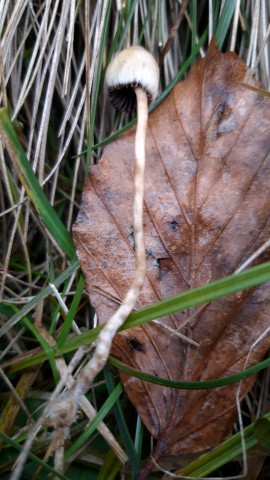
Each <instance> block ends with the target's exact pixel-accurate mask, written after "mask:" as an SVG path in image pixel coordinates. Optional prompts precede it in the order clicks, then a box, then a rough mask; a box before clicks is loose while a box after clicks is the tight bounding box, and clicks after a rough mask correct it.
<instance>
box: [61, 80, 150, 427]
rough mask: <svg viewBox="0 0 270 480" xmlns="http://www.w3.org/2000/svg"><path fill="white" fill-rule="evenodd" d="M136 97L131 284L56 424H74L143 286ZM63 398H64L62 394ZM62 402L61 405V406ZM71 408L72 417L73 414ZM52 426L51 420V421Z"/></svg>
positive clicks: (142, 112)
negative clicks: (133, 258)
mask: <svg viewBox="0 0 270 480" xmlns="http://www.w3.org/2000/svg"><path fill="white" fill-rule="evenodd" d="M135 93H136V97H137V112H138V123H137V131H136V137H135V167H134V203H133V234H134V242H135V253H136V270H135V277H134V280H133V283H132V285H131V287H130V289H129V290H128V292H127V293H126V295H125V297H124V299H123V301H122V303H121V305H120V306H119V308H118V309H117V311H116V312H115V313H114V314H113V315H112V317H111V318H110V319H109V320H108V322H107V323H106V324H105V326H104V328H103V329H102V331H101V332H100V334H99V336H98V338H97V341H96V349H95V352H94V354H93V357H92V358H91V359H90V360H89V362H88V363H87V364H86V365H85V366H84V368H82V370H81V371H80V373H79V374H78V376H77V378H76V381H75V383H74V385H73V387H72V388H71V390H70V391H69V392H67V394H66V397H64V399H66V401H67V403H68V404H70V407H71V404H73V405H72V407H73V408H68V409H63V412H64V410H65V412H66V415H67V417H66V418H63V415H62V416H61V419H60V421H61V422H62V423H65V424H66V425H68V424H70V423H72V422H73V421H74V420H75V416H76V411H77V406H78V404H79V402H80V400H81V397H82V395H84V394H85V393H86V392H87V391H88V390H89V388H90V386H91V385H92V383H93V381H94V378H95V377H96V375H97V374H98V373H99V372H100V371H101V370H102V369H103V367H104V366H105V364H106V362H107V360H108V356H109V354H110V350H111V345H112V341H113V338H114V336H115V334H116V332H117V330H118V329H119V328H120V327H121V325H123V323H124V322H125V321H126V319H127V317H128V316H129V314H130V313H131V312H132V310H133V308H134V307H135V304H136V302H137V299H138V297H139V294H140V291H141V289H142V286H143V284H144V280H145V274H146V259H145V244H144V230H143V197H144V169H145V138H146V130H147V119H148V102H147V95H146V93H145V91H144V90H142V89H141V88H139V87H138V88H135ZM64 395H65V394H64ZM64 399H63V398H62V399H61V403H62V404H63V400H64ZM74 407H75V413H74ZM54 425H55V418H54Z"/></svg>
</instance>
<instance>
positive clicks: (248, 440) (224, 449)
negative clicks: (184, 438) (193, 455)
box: [177, 413, 270, 478]
mask: <svg viewBox="0 0 270 480" xmlns="http://www.w3.org/2000/svg"><path fill="white" fill-rule="evenodd" d="M262 418H263V419H266V420H268V421H269V419H270V413H267V414H266V415H265V416H264V417H262ZM255 423H256V422H255ZM254 425H255V424H254V423H252V424H251V425H249V426H248V427H246V428H244V431H243V435H244V439H245V449H246V450H249V449H250V448H253V447H255V446H257V445H258V444H259V441H258V438H257V437H256V435H255V432H254ZM241 440H242V439H241V433H240V432H239V433H236V434H235V435H233V436H232V437H230V438H229V439H228V440H225V441H224V442H223V443H221V444H220V445H219V446H218V447H216V448H215V449H214V450H212V451H211V452H209V453H205V454H204V455H201V456H200V457H199V458H198V459H196V460H194V461H193V462H191V463H190V464H189V465H187V466H186V467H184V468H183V469H181V470H180V471H177V474H178V475H186V476H190V477H194V478H201V477H205V476H207V475H210V474H211V473H212V472H214V471H215V470H217V469H218V468H220V467H222V466H223V465H225V464H226V463H228V462H230V461H231V460H234V459H235V458H237V457H238V456H239V455H241V454H242V453H243V449H242V441H241Z"/></svg>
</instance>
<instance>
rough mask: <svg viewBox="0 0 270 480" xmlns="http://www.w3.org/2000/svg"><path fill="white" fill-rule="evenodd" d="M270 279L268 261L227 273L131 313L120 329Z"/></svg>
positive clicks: (269, 264)
mask: <svg viewBox="0 0 270 480" xmlns="http://www.w3.org/2000/svg"><path fill="white" fill-rule="evenodd" d="M269 280H270V262H267V263H263V264H262V265H259V266H256V267H253V268H250V269H249V270H245V271H243V272H240V273H236V274H233V275H229V276H228V277H225V278H223V279H220V280H216V281H215V282H212V283H209V284H207V285H203V286H202V287H198V288H195V289H193V290H188V291H187V292H184V293H182V294H180V295H177V296H175V297H171V298H168V299H167V300H164V301H162V302H159V303H156V304H154V305H150V306H149V307H145V308H143V309H141V310H138V311H137V312H134V313H132V314H131V315H130V316H129V318H128V320H127V321H126V322H125V324H124V326H123V327H122V328H121V330H124V329H126V328H130V327H135V326H137V325H140V324H141V323H143V322H150V321H151V320H154V319H157V318H161V317H165V316H166V315H171V314H172V313H176V312H180V311H181V310H185V309H187V308H190V307H194V306H196V305H201V304H204V303H208V302H211V301H213V300H216V299H218V298H221V297H226V296H227V295H232V294H233V293H236V292H239V291H240V290H245V289H246V288H251V287H255V286H257V285H260V284H261V283H265V282H269Z"/></svg>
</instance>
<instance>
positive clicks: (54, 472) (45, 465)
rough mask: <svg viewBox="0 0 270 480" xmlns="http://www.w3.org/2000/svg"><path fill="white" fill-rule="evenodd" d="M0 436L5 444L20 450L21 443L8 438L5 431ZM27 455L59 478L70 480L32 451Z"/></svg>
mask: <svg viewBox="0 0 270 480" xmlns="http://www.w3.org/2000/svg"><path fill="white" fill-rule="evenodd" d="M0 438H2V440H4V442H6V443H7V444H9V445H11V446H12V447H13V448H15V449H16V450H18V451H19V452H21V451H22V447H21V445H19V444H18V443H17V442H15V441H14V440H12V438H10V437H9V436H8V435H6V434H5V433H3V432H0ZM28 457H29V458H30V459H31V460H34V462H36V463H37V464H38V465H40V466H42V468H44V470H47V472H48V473H49V474H53V475H54V476H56V477H57V478H61V479H62V480H70V479H69V478H68V477H66V476H65V475H62V474H61V473H59V472H57V471H56V470H55V469H54V468H52V467H51V466H50V465H48V464H47V463H45V462H43V460H41V459H40V458H38V457H37V456H36V455H34V454H33V453H31V452H28Z"/></svg>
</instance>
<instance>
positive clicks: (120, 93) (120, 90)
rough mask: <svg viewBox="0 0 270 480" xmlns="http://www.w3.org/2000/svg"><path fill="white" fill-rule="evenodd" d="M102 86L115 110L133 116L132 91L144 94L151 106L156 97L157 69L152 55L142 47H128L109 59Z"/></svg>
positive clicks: (134, 102) (134, 108) (134, 104)
mask: <svg viewBox="0 0 270 480" xmlns="http://www.w3.org/2000/svg"><path fill="white" fill-rule="evenodd" d="M105 82H106V86H107V93H108V96H109V99H110V101H111V103H112V104H113V106H114V107H115V109H116V110H122V111H125V112H135V111H136V107H137V101H136V94H135V92H134V88H135V87H140V88H142V89H143V90H145V92H146V94H147V98H148V102H149V103H151V102H153V101H154V100H155V99H156V97H157V94H158V84H159V68H158V65H157V62H156V60H155V59H154V57H153V56H152V55H151V53H149V52H148V51H147V50H145V49H144V48H143V47H139V46H136V47H129V48H126V49H125V50H122V51H121V52H119V53H117V54H116V55H115V57H114V58H113V59H112V61H111V63H110V64H109V66H108V68H107V71H106V77H105Z"/></svg>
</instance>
